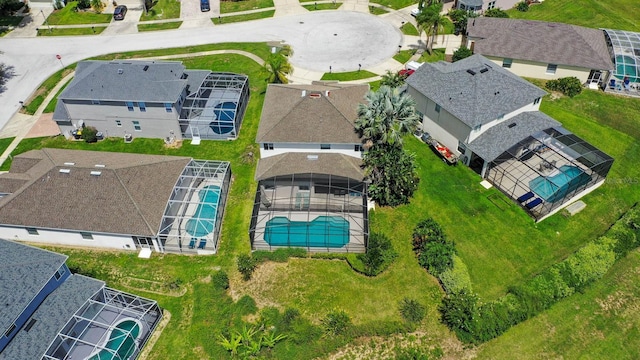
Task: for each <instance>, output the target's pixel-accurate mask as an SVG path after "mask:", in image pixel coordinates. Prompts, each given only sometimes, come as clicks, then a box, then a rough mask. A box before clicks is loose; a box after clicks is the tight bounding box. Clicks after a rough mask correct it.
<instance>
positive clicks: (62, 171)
mask: <svg viewBox="0 0 640 360" xmlns="http://www.w3.org/2000/svg"><path fill="white" fill-rule="evenodd" d="M59 171H60V172H61V173H62V174H69V173H70V172H71V169H60V170H59Z"/></svg>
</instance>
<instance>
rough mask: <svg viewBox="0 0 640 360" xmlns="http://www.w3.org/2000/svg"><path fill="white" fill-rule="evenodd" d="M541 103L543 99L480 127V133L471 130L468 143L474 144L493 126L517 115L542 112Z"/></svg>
mask: <svg viewBox="0 0 640 360" xmlns="http://www.w3.org/2000/svg"><path fill="white" fill-rule="evenodd" d="M541 102H542V99H540V101H539V102H538V103H537V104H534V103H530V104H527V105H525V106H523V107H521V108H520V109H517V110H515V111H512V112H510V113H508V114H505V115H504V117H503V118H502V119H494V120H492V121H491V122H489V123H487V124H484V125H482V126H481V127H480V130H479V131H474V130H471V133H470V134H469V139H468V140H467V143H470V142H472V141H473V140H475V139H476V138H477V137H478V136H480V135H481V134H482V133H484V132H485V131H487V130H489V129H491V128H492V127H493V126H496V125H498V124H500V123H502V122H505V121H508V120H509V119H511V118H513V117H515V116H516V115H519V114H522V113H523V112H527V111H538V110H540V103H541Z"/></svg>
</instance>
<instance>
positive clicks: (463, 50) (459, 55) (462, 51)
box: [451, 46, 473, 62]
mask: <svg viewBox="0 0 640 360" xmlns="http://www.w3.org/2000/svg"><path fill="white" fill-rule="evenodd" d="M471 55H473V51H471V49H469V48H468V47H466V46H461V47H460V48H459V49H458V50H456V51H454V52H453V57H452V58H451V61H452V62H456V61H458V60H462V59H465V58H468V57H469V56H471Z"/></svg>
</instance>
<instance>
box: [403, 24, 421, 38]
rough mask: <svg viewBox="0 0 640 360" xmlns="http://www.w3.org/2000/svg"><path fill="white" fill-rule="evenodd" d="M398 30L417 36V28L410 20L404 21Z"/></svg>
mask: <svg viewBox="0 0 640 360" xmlns="http://www.w3.org/2000/svg"><path fill="white" fill-rule="evenodd" d="M400 30H401V31H402V33H403V34H405V35H413V36H418V29H416V27H415V26H414V25H413V24H412V23H410V22H408V23H404V25H402V26H401V27H400Z"/></svg>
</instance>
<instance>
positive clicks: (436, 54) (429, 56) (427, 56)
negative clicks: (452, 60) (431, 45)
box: [418, 49, 445, 62]
mask: <svg viewBox="0 0 640 360" xmlns="http://www.w3.org/2000/svg"><path fill="white" fill-rule="evenodd" d="M444 50H445V49H433V52H432V53H429V51H428V50H425V51H424V52H423V53H422V56H420V59H418V62H438V61H441V60H444V59H445V56H444Z"/></svg>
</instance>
